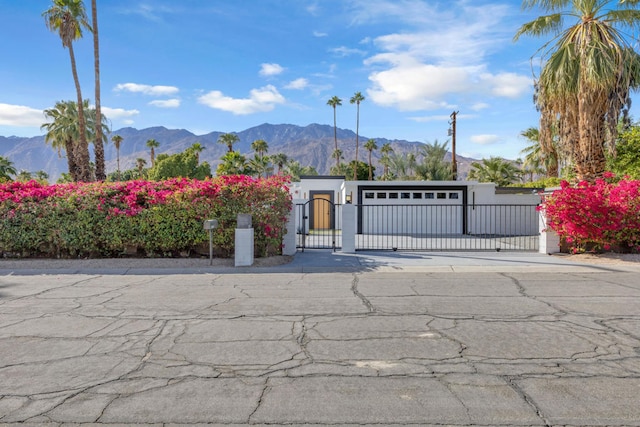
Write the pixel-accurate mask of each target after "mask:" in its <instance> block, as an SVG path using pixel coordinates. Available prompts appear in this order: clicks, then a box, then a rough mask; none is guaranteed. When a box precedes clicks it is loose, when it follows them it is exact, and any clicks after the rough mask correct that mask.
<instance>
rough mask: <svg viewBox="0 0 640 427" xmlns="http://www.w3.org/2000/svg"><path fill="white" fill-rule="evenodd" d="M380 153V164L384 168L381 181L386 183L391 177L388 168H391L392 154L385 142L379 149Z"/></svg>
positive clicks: (389, 145)
mask: <svg viewBox="0 0 640 427" xmlns="http://www.w3.org/2000/svg"><path fill="white" fill-rule="evenodd" d="M380 153H381V154H382V157H380V163H382V166H384V170H383V172H382V179H383V180H384V181H388V180H389V178H390V177H391V175H390V173H389V167H390V166H391V154H392V153H393V148H391V144H390V143H388V142H385V143H384V144H382V148H381V149H380Z"/></svg>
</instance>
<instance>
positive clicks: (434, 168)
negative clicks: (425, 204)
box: [415, 140, 453, 181]
mask: <svg viewBox="0 0 640 427" xmlns="http://www.w3.org/2000/svg"><path fill="white" fill-rule="evenodd" d="M421 152H422V156H423V160H422V163H420V164H418V165H416V168H415V170H416V177H417V178H418V179H423V180H426V181H448V180H451V179H452V178H453V173H452V171H451V164H450V163H449V162H446V161H445V160H444V158H445V156H446V155H447V143H446V142H444V143H442V144H440V143H439V142H438V140H435V141H434V142H433V143H426V144H425V145H423V146H422V147H421Z"/></svg>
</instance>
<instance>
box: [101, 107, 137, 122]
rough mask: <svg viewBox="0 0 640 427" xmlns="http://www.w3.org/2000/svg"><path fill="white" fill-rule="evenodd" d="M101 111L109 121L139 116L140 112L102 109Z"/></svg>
mask: <svg viewBox="0 0 640 427" xmlns="http://www.w3.org/2000/svg"><path fill="white" fill-rule="evenodd" d="M101 110H102V113H103V114H104V115H105V116H106V117H107V118H108V119H109V120H118V119H125V118H128V117H133V116H137V115H138V114H140V111H138V110H125V109H123V108H109V107H102V108H101ZM131 123H133V122H131Z"/></svg>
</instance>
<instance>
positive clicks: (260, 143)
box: [251, 139, 269, 156]
mask: <svg viewBox="0 0 640 427" xmlns="http://www.w3.org/2000/svg"><path fill="white" fill-rule="evenodd" d="M251 149H252V150H253V151H254V152H255V153H256V154H257V155H258V156H264V155H265V154H267V152H268V151H269V144H267V141H265V140H264V139H256V140H255V141H253V142H252V143H251Z"/></svg>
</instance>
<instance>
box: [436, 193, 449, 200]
mask: <svg viewBox="0 0 640 427" xmlns="http://www.w3.org/2000/svg"><path fill="white" fill-rule="evenodd" d="M446 198H447V193H438V199H446Z"/></svg>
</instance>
